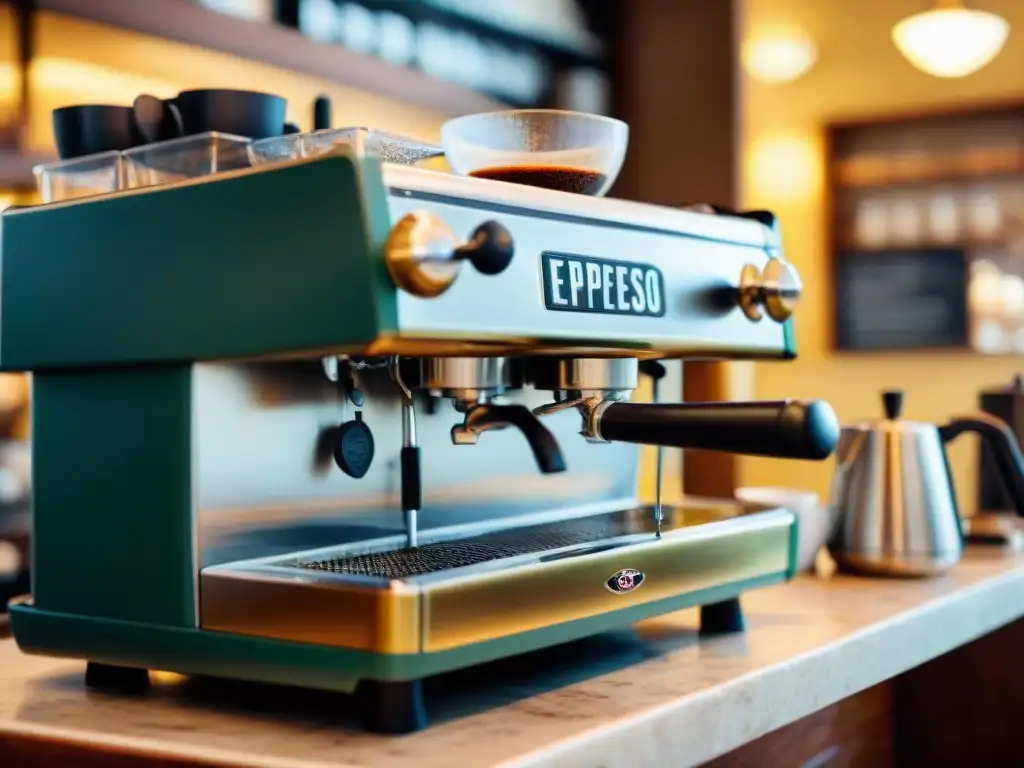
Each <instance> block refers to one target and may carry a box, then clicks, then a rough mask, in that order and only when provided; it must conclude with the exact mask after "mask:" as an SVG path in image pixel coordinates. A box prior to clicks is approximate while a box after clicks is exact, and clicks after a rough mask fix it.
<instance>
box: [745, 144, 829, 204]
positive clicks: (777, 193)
mask: <svg viewBox="0 0 1024 768" xmlns="http://www.w3.org/2000/svg"><path fill="white" fill-rule="evenodd" d="M745 166H746V168H745V171H746V178H747V185H748V186H749V189H750V193H751V195H752V197H753V199H756V200H758V201H760V203H762V204H764V205H768V204H774V205H780V204H787V205H800V204H806V203H807V202H808V201H810V200H814V199H815V197H816V196H817V194H818V193H819V191H820V189H821V180H822V178H823V176H824V167H823V164H822V160H821V152H820V149H819V147H818V146H817V145H816V144H815V142H814V140H813V139H812V138H811V137H809V136H803V135H801V134H798V133H782V134H774V135H769V136H762V137H760V138H758V139H755V140H754V141H752V142H751V143H750V147H749V150H748V154H747V156H746V157H745Z"/></svg>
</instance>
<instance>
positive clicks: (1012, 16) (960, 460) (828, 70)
mask: <svg viewBox="0 0 1024 768" xmlns="http://www.w3.org/2000/svg"><path fill="white" fill-rule="evenodd" d="M929 5H930V3H929V2H928V0H744V6H745V23H746V29H745V31H744V34H745V35H749V34H751V33H754V32H756V31H757V30H759V29H764V28H766V27H769V26H772V25H777V24H780V23H795V24H798V25H800V26H802V27H803V28H804V29H805V30H806V31H807V32H809V33H810V34H811V36H812V37H813V38H814V39H815V40H816V41H817V43H818V46H819V57H820V58H819V62H818V64H817V66H816V68H815V69H814V70H812V71H811V72H810V73H809V74H808V75H806V76H805V77H804V78H803V79H801V80H799V81H797V82H795V83H791V84H787V85H774V86H772V85H763V84H759V83H756V82H753V81H746V82H745V83H744V94H743V105H744V111H745V115H744V150H745V152H744V170H743V180H742V182H743V183H742V189H743V197H744V205H745V206H748V207H763V208H769V209H771V210H773V211H775V212H776V213H777V215H779V217H780V219H781V222H782V226H783V238H784V247H785V250H786V255H787V256H788V258H789V259H790V260H791V261H792V262H793V263H794V264H795V265H796V266H797V267H798V268H799V270H800V272H801V274H802V276H803V279H804V285H805V299H804V301H803V304H802V306H801V308H800V310H799V314H798V316H797V318H798V319H797V332H798V341H799V345H800V359H799V360H798V361H797V362H795V363H788V364H758V365H757V366H756V388H757V394H758V396H759V397H764V398H777V397H822V398H827V399H828V400H829V401H830V402H831V403H832V404H833V405H834V406H835V408H836V411H837V412H838V413H839V417H840V419H841V420H843V421H851V420H855V419H858V418H862V417H874V416H876V415H877V414H878V412H879V410H880V405H879V396H878V391H879V390H880V389H882V388H886V387H901V388H903V389H905V390H906V392H907V401H906V407H905V415H906V416H907V417H909V418H913V419H917V420H927V421H940V420H943V419H946V418H948V417H949V416H951V415H953V414H956V413H960V412H964V411H968V410H972V409H974V408H975V407H976V403H977V392H978V390H979V389H981V388H983V387H987V386H990V385H993V384H999V383H1001V382H1004V381H1006V382H1008V381H1009V380H1010V378H1011V376H1012V375H1013V374H1014V373H1016V372H1017V371H1018V370H1024V360H1021V359H1019V358H1016V359H1013V358H999V359H993V358H982V357H975V356H966V355H965V356H953V355H938V354H925V353H919V354H911V355H901V356H899V357H896V356H891V355H860V356H853V355H844V356H835V355H833V354H832V353H831V352H830V350H829V348H828V346H827V344H828V339H829V329H830V327H831V323H832V314H831V308H830V297H829V290H828V287H827V285H826V284H825V269H826V266H827V258H828V254H827V251H826V244H825V232H824V224H825V221H824V216H825V213H824V210H823V197H822V189H823V183H824V168H823V160H824V156H823V146H822V126H823V124H825V123H826V122H828V121H829V120H832V119H838V118H848V117H853V116H863V115H871V114H879V113H883V114H885V113H899V112H901V111H914V110H916V109H921V108H922V107H924V108H928V107H940V106H946V105H950V104H957V103H960V104H965V103H968V102H970V101H976V102H977V101H981V102H984V101H986V100H1008V99H1020V100H1021V102H1022V103H1024V2H1021V0H975V2H972V3H970V4H969V5H971V6H972V7H976V8H979V9H983V10H989V11H993V12H996V13H999V14H1001V15H1002V16H1004V17H1005V18H1007V19H1008V20H1009V21H1010V23H1011V29H1012V31H1011V34H1010V39H1009V41H1008V43H1007V45H1006V48H1005V49H1004V50H1003V52H1002V53H1001V54H1000V56H999V57H998V58H997V59H996V60H995V61H994V62H993V63H992V64H991V65H989V66H988V67H987V68H986V69H983V70H982V71H981V72H979V73H977V74H975V75H973V76H971V77H968V78H964V79H962V80H958V81H947V80H940V79H937V78H934V77H929V76H927V75H925V74H923V73H920V72H918V71H917V70H915V69H913V68H912V67H911V66H910V64H909V63H907V62H906V61H905V60H904V59H903V58H902V57H901V56H900V54H899V53H898V52H897V51H896V49H895V48H894V47H893V45H892V43H891V37H890V30H891V27H892V25H893V23H895V22H896V21H898V20H899V19H901V18H903V17H905V16H908V15H910V14H912V13H916V12H919V11H922V10H925V9H926V8H927V7H929ZM931 5H934V3H931ZM975 455H976V446H975V444H974V442H973V441H971V440H969V439H968V438H961V440H960V441H959V442H958V444H956V445H955V446H954V447H953V448H952V449H951V451H950V459H951V463H952V468H953V472H954V475H955V479H956V483H957V487H958V489H959V493H960V498H961V504H962V506H963V509H964V511H965V512H970V511H973V509H974V506H975V503H974V499H975V493H976V482H975V478H974V463H975ZM742 471H743V479H744V482H745V483H748V484H756V485H761V484H769V485H792V486H799V487H811V488H813V489H815V490H817V491H818V492H819V493H822V494H824V493H826V492H827V490H828V485H829V480H830V476H831V471H832V462H829V463H828V464H827V465H818V464H809V463H797V462H781V461H769V460H761V459H748V460H745V461H744V463H743V470H742Z"/></svg>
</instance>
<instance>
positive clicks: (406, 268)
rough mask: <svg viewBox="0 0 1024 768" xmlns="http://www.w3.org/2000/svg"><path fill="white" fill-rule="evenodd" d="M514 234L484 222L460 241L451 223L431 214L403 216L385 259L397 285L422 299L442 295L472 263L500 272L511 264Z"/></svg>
mask: <svg viewBox="0 0 1024 768" xmlns="http://www.w3.org/2000/svg"><path fill="white" fill-rule="evenodd" d="M514 252H515V249H514V247H513V244H512V235H510V234H509V232H508V230H507V229H505V227H503V226H502V225H501V224H499V223H498V222H496V221H485V222H484V223H483V224H481V225H480V226H479V227H477V228H476V229H475V230H474V231H473V234H472V235H471V236H470V238H469V240H468V241H467V242H465V243H463V244H462V245H459V244H458V242H457V241H456V239H455V235H453V234H452V231H451V230H450V229H449V228H448V225H447V224H445V223H444V222H443V221H441V220H440V219H439V218H437V217H436V216H432V215H431V214H429V213H425V212H422V211H421V212H417V213H410V214H408V215H406V216H403V217H402V218H401V219H400V220H399V221H398V223H397V224H395V226H394V227H392V229H391V232H390V233H389V234H388V239H387V242H386V243H385V244H384V260H385V262H386V264H387V267H388V272H389V273H390V274H391V279H392V280H394V282H395V285H397V286H398V287H399V288H401V289H402V290H403V291H406V292H407V293H411V294H413V295H414V296H422V297H423V298H433V297H434V296H440V295H441V294H442V293H444V292H445V291H446V290H448V288H449V287H450V286H451V284H452V283H454V282H455V278H456V277H458V276H459V269H460V268H461V266H462V262H464V261H468V262H469V263H470V264H472V265H473V267H474V268H475V269H476V271H477V272H479V273H480V274H481V275H499V274H501V273H502V272H504V271H505V270H506V269H508V265H509V264H511V263H512V256H513V254H514Z"/></svg>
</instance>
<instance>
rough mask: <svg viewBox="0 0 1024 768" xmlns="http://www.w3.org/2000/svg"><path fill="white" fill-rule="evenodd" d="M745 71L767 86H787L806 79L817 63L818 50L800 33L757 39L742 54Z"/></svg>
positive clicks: (790, 31) (778, 34) (745, 45)
mask: <svg viewBox="0 0 1024 768" xmlns="http://www.w3.org/2000/svg"><path fill="white" fill-rule="evenodd" d="M741 58H742V61H743V67H744V68H745V69H746V70H747V73H748V74H750V76H751V77H753V78H755V79H757V80H760V81H762V82H765V83H788V82H792V81H793V80H796V79H798V78H800V77H803V76H804V75H805V74H807V72H809V71H810V69H811V68H812V67H813V66H814V64H815V62H816V61H817V60H818V47H817V46H816V45H815V43H814V41H813V40H812V39H811V38H810V37H808V36H807V35H806V34H805V33H803V32H802V31H800V30H786V31H780V32H776V33H774V34H764V35H758V36H756V37H753V38H751V39H750V40H747V41H746V42H745V43H744V44H743V47H742V50H741Z"/></svg>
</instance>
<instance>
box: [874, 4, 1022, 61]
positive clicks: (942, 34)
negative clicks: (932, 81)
mask: <svg viewBox="0 0 1024 768" xmlns="http://www.w3.org/2000/svg"><path fill="white" fill-rule="evenodd" d="M1009 34H1010V25H1009V23H1008V22H1007V21H1006V19H1004V18H1002V17H1001V16H996V15H995V14H994V13H987V12H985V11H977V10H973V9H968V8H938V9H936V10H933V11H926V12H925V13H919V14H916V15H914V16H910V17H909V18H906V19H904V20H903V21H901V22H900V23H899V24H897V25H896V26H895V27H893V29H892V39H893V42H894V43H895V44H896V47H897V48H898V49H899V51H900V53H902V54H903V55H904V56H905V57H906V58H907V60H908V61H910V63H911V64H913V65H914V66H915V67H917V68H918V69H920V70H922V71H923V72H927V73H928V74H929V75H934V76H935V77H966V76H967V75H970V74H973V73H975V72H977V71H978V70H979V69H981V68H982V67H984V66H985V65H986V64H988V63H989V62H990V61H992V59H994V58H995V57H996V56H997V55H998V53H999V52H1000V51H1001V50H1002V49H1003V45H1004V44H1005V43H1006V38H1007V36H1008V35H1009Z"/></svg>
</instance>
